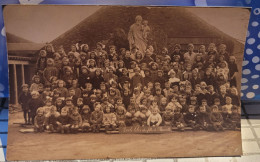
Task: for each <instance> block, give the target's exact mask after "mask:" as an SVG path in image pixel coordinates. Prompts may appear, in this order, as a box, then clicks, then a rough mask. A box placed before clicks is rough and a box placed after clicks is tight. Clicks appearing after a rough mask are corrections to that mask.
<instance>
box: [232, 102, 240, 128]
mask: <svg viewBox="0 0 260 162" xmlns="http://www.w3.org/2000/svg"><path fill="white" fill-rule="evenodd" d="M240 117H241V115H240V113H239V112H238V107H237V106H233V108H232V114H231V115H230V119H231V122H232V129H233V130H240V127H241V125H240Z"/></svg>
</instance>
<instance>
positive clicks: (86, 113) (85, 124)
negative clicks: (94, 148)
mask: <svg viewBox="0 0 260 162" xmlns="http://www.w3.org/2000/svg"><path fill="white" fill-rule="evenodd" d="M90 116H91V112H90V108H89V106H88V105H84V106H83V108H82V111H81V117H82V131H83V132H88V131H89V129H90Z"/></svg>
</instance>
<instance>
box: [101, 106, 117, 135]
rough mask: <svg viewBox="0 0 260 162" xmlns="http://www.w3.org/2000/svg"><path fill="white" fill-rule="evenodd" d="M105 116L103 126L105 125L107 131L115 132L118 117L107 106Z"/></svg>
mask: <svg viewBox="0 0 260 162" xmlns="http://www.w3.org/2000/svg"><path fill="white" fill-rule="evenodd" d="M104 112H105V113H104V115H103V121H102V122H103V124H104V125H105V130H106V131H109V130H112V131H113V130H115V129H116V115H115V114H114V113H113V112H111V109H110V107H109V106H106V107H105V108H104Z"/></svg>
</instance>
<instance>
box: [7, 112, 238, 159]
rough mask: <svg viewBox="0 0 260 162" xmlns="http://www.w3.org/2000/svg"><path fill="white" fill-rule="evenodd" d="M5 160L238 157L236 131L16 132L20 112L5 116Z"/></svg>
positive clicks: (17, 130)
mask: <svg viewBox="0 0 260 162" xmlns="http://www.w3.org/2000/svg"><path fill="white" fill-rule="evenodd" d="M9 119H10V121H9V122H10V123H9V130H8V146H7V159H8V160H50V159H52V160H57V159H107V158H160V157H161V158H162V157H164V158H165V157H200V156H239V155H241V154H242V147H241V133H240V131H224V132H206V131H197V132H194V131H186V132H177V131H176V132H172V133H167V134H110V135H109V134H104V133H99V134H93V133H79V134H50V133H27V134H24V133H20V132H19V129H21V127H20V126H19V125H16V124H12V123H13V122H18V121H21V113H14V114H11V115H10V116H9Z"/></svg>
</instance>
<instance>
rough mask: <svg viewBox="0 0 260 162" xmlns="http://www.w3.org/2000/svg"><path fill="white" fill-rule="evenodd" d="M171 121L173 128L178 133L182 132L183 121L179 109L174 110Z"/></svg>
mask: <svg viewBox="0 0 260 162" xmlns="http://www.w3.org/2000/svg"><path fill="white" fill-rule="evenodd" d="M173 119H174V120H173V126H175V127H177V128H178V129H179V130H180V131H184V127H185V121H184V118H183V115H182V113H181V108H177V109H176V110H175V113H174V115H173Z"/></svg>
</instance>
